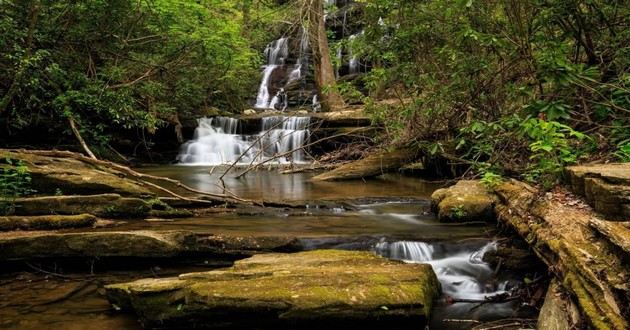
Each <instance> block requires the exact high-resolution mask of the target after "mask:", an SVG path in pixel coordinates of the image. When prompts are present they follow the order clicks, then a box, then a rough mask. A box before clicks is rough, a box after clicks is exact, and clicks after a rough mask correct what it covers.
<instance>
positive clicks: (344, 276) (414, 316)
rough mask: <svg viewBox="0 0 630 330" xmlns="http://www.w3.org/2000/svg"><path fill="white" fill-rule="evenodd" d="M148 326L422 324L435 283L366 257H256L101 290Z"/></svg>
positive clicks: (416, 270)
mask: <svg viewBox="0 0 630 330" xmlns="http://www.w3.org/2000/svg"><path fill="white" fill-rule="evenodd" d="M106 290H107V296H108V299H109V300H110V302H111V303H113V304H115V305H117V306H119V307H121V308H124V309H133V310H134V311H135V312H136V313H137V314H138V316H139V317H140V318H141V320H142V321H143V323H144V325H145V326H148V327H155V326H158V327H169V326H170V327H174V326H177V327H179V328H181V327H195V328H252V327H255V328H279V327H281V328H286V327H292V328H321V326H323V325H329V326H334V327H339V326H343V325H351V326H352V327H353V328H354V327H359V326H364V327H367V328H379V327H383V326H387V327H394V328H400V327H405V328H406V327H408V328H414V329H417V328H418V327H422V325H423V324H424V323H426V320H427V318H428V316H429V312H430V310H431V306H432V301H433V299H435V298H436V297H437V296H438V293H439V284H438V281H437V278H436V276H435V274H434V273H433V270H432V269H431V266H429V265H424V264H404V263H400V262H394V261H389V260H387V259H384V258H381V257H378V256H375V255H373V254H371V253H369V252H354V251H338V250H318V251H310V252H301V253H296V254H262V255H256V256H254V257H252V258H249V259H245V260H241V261H237V262H236V263H235V264H234V266H233V267H231V268H227V269H224V270H217V271H211V272H203V273H190V274H183V275H180V276H179V277H178V278H166V279H144V280H139V281H135V282H131V283H123V284H114V285H109V286H107V287H106Z"/></svg>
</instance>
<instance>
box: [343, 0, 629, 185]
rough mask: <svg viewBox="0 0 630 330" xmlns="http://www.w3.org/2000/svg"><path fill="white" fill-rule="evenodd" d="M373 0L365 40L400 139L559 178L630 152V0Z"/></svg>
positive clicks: (376, 87) (393, 133)
mask: <svg viewBox="0 0 630 330" xmlns="http://www.w3.org/2000/svg"><path fill="white" fill-rule="evenodd" d="M363 2H364V3H365V11H364V13H365V22H366V28H365V33H363V34H362V37H361V38H360V39H359V40H358V41H356V42H355V44H354V45H353V47H355V48H357V49H358V50H359V51H360V52H361V53H362V55H363V57H364V58H365V59H366V60H369V61H370V62H371V63H373V64H374V66H375V68H374V69H373V70H372V71H371V73H370V74H368V75H367V77H365V79H364V80H365V84H366V85H367V86H368V87H369V89H370V93H371V94H370V97H369V98H367V99H366V100H365V101H366V102H367V103H368V104H372V105H371V106H370V107H369V108H370V109H371V111H372V114H373V116H374V117H375V119H376V120H377V121H379V122H382V123H384V124H385V125H386V127H387V128H388V135H389V137H390V138H392V137H393V138H395V139H398V140H400V141H403V142H412V143H415V144H416V145H418V146H419V147H422V148H424V149H425V150H427V151H428V152H430V153H432V154H449V155H457V156H458V157H460V158H463V159H462V161H464V162H473V163H474V164H475V166H476V167H477V168H478V169H479V170H480V171H479V172H481V173H486V178H491V177H493V176H494V175H495V174H500V173H506V172H507V173H509V174H515V173H525V177H526V178H528V179H530V180H532V181H542V182H545V183H548V184H549V183H552V182H553V181H554V180H555V177H556V175H557V174H558V173H559V172H560V171H561V169H562V166H563V165H565V164H569V163H574V162H576V161H587V160H592V159H604V160H608V159H616V160H621V161H630V72H629V70H630V6H629V5H628V2H626V1H598V0H568V1H567V0H530V1H517V0H500V1H473V0H467V1H462V0H444V1H414V0H401V1H387V0H370V1H363ZM383 96H388V97H396V98H399V100H400V102H399V104H398V105H397V106H379V105H378V104H377V103H375V102H374V101H375V99H378V98H379V97H383Z"/></svg>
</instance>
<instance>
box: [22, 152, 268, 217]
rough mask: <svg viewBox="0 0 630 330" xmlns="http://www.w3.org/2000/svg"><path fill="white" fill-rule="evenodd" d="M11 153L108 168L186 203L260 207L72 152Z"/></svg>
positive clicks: (249, 202) (252, 202) (248, 201)
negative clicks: (184, 193) (164, 184)
mask: <svg viewBox="0 0 630 330" xmlns="http://www.w3.org/2000/svg"><path fill="white" fill-rule="evenodd" d="M11 151H14V152H19V153H27V154H33V155H40V156H48V157H62V158H72V159H77V160H80V161H83V162H86V163H89V164H92V165H97V166H105V167H108V168H113V169H115V170H117V171H120V172H123V173H126V174H127V175H129V176H131V177H133V178H135V179H136V180H138V181H140V182H141V183H143V184H146V185H147V186H150V187H152V188H155V189H157V190H159V191H162V192H164V193H166V194H169V195H171V196H173V197H176V198H179V199H182V200H185V201H188V202H201V203H207V204H210V203H213V202H222V203H245V204H250V205H252V204H253V205H260V203H258V202H255V201H252V200H247V199H243V198H240V197H237V196H228V195H224V194H214V193H209V192H205V191H201V190H198V189H194V188H191V187H189V186H187V185H185V184H183V183H182V182H181V181H178V180H175V179H171V178H166V177H161V176H155V175H150V174H144V173H140V172H136V171H134V170H132V169H131V168H129V167H127V166H123V165H120V164H116V163H114V162H109V161H105V160H100V159H92V158H89V157H86V156H84V155H81V154H77V153H74V152H70V151H60V150H25V149H12V150H11ZM148 180H155V181H161V182H168V183H170V184H173V185H175V186H177V187H178V188H181V189H184V190H187V191H189V192H193V193H195V194H198V195H201V196H207V197H210V199H211V200H209V201H205V202H204V201H203V200H199V199H191V198H188V197H184V196H181V195H179V194H177V193H175V192H173V191H171V190H169V189H166V188H164V187H162V186H159V185H157V184H155V183H152V182H150V181H148Z"/></svg>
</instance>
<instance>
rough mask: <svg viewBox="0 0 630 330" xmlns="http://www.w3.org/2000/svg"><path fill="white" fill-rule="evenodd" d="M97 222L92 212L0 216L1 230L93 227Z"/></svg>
mask: <svg viewBox="0 0 630 330" xmlns="http://www.w3.org/2000/svg"><path fill="white" fill-rule="evenodd" d="M95 222H96V217H95V216H93V215H91V214H79V215H44V216H9V217H0V231H10V230H18V229H19V230H54V229H64V228H81V227H91V226H92V225H94V223H95Z"/></svg>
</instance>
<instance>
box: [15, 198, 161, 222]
mask: <svg viewBox="0 0 630 330" xmlns="http://www.w3.org/2000/svg"><path fill="white" fill-rule="evenodd" d="M14 204H15V214H16V215H50V214H62V215H77V214H84V213H88V214H93V215H96V216H99V217H106V218H142V217H145V216H147V215H148V214H149V212H150V211H151V204H150V203H147V202H146V201H144V200H143V199H139V198H127V197H121V196H120V195H117V194H102V195H89V196H44V197H24V198H17V199H15V201H14Z"/></svg>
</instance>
